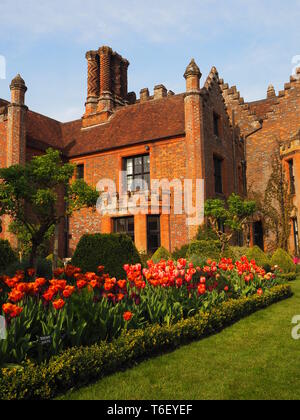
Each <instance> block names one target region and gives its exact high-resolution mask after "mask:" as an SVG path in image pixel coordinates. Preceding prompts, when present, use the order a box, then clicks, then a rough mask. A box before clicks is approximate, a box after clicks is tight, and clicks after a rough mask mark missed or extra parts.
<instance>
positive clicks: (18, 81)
mask: <svg viewBox="0 0 300 420" xmlns="http://www.w3.org/2000/svg"><path fill="white" fill-rule="evenodd" d="M10 89H11V90H12V89H21V90H24V92H26V90H27V87H26V85H25V81H24V80H23V79H22V77H21V76H20V74H18V75H17V76H16V77H15V78H14V79H13V80H12V81H11V84H10Z"/></svg>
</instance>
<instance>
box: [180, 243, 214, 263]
mask: <svg viewBox="0 0 300 420" xmlns="http://www.w3.org/2000/svg"><path fill="white" fill-rule="evenodd" d="M220 255H221V242H220V241H212V240H209V241H193V242H191V243H190V245H189V248H188V252H187V256H188V258H190V257H192V256H193V257H195V256H198V257H201V258H203V259H207V258H211V259H213V260H217V261H218V260H219V259H220Z"/></svg>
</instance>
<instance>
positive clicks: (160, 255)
mask: <svg viewBox="0 0 300 420" xmlns="http://www.w3.org/2000/svg"><path fill="white" fill-rule="evenodd" d="M170 258H171V254H170V253H169V251H168V250H166V248H164V247H163V246H161V247H160V248H158V250H157V251H156V252H155V253H154V254H153V256H152V261H153V262H154V263H155V264H157V263H159V262H160V261H161V260H169V259H170Z"/></svg>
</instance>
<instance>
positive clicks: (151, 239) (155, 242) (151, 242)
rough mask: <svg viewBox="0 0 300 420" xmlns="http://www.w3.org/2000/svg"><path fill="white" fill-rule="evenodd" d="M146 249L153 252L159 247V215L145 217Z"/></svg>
mask: <svg viewBox="0 0 300 420" xmlns="http://www.w3.org/2000/svg"><path fill="white" fill-rule="evenodd" d="M147 242H148V251H151V252H155V251H156V250H157V249H158V248H159V247H160V217H159V216H148V218H147Z"/></svg>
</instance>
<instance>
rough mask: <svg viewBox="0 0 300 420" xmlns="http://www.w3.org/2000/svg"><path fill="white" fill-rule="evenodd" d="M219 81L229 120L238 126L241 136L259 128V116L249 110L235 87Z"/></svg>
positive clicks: (245, 135)
mask: <svg viewBox="0 0 300 420" xmlns="http://www.w3.org/2000/svg"><path fill="white" fill-rule="evenodd" d="M219 83H220V87H221V90H222V94H223V98H224V100H225V104H226V107H227V112H228V116H229V119H230V122H231V124H232V125H235V126H239V129H240V134H241V137H247V136H249V135H250V134H251V133H253V132H255V131H256V130H259V129H260V128H261V122H260V120H259V118H258V117H257V115H256V114H255V113H254V112H252V111H251V109H250V106H249V104H247V103H245V100H244V98H243V97H241V94H240V92H239V91H238V90H237V87H236V86H232V87H229V85H228V84H227V83H224V80H222V79H221V80H220V81H219ZM233 118H234V121H233Z"/></svg>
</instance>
